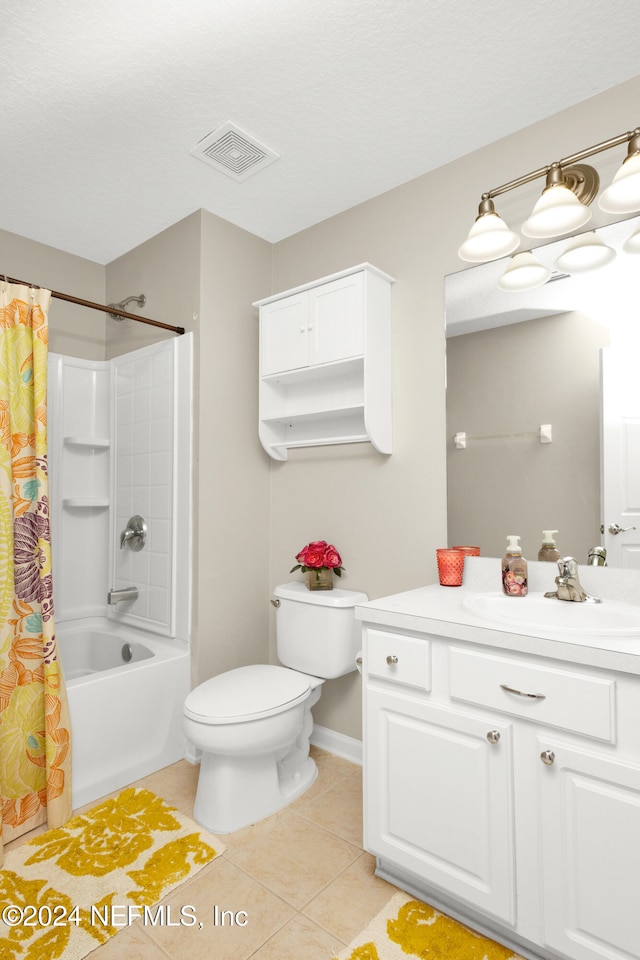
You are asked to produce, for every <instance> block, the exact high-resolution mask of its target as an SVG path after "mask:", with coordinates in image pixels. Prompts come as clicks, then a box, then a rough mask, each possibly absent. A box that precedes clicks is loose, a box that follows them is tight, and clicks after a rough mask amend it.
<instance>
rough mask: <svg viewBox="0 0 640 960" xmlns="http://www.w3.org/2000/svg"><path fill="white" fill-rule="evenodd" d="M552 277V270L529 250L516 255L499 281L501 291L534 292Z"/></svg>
mask: <svg viewBox="0 0 640 960" xmlns="http://www.w3.org/2000/svg"><path fill="white" fill-rule="evenodd" d="M550 276H551V270H549V268H548V267H545V266H544V265H543V264H542V263H540V261H539V260H536V258H535V257H534V255H533V254H532V253H531V252H530V251H529V250H524V251H523V252H522V253H516V255H515V256H514V257H512V258H511V262H510V263H509V266H508V267H507V269H506V271H505V272H504V274H503V275H502V276H501V277H500V279H499V280H498V286H499V287H500V289H501V290H512V291H516V292H517V291H518V290H532V289H533V288H534V287H541V286H542V284H543V283H546V282H547V280H548V279H549V277H550Z"/></svg>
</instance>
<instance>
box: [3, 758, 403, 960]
mask: <svg viewBox="0 0 640 960" xmlns="http://www.w3.org/2000/svg"><path fill="white" fill-rule="evenodd" d="M312 755H313V756H314V758H315V760H316V763H317V765H318V779H317V780H316V782H315V783H314V784H313V786H312V787H311V788H310V789H309V790H308V791H307V792H306V793H305V794H304V795H303V796H302V797H300V798H299V799H298V800H296V801H295V802H294V803H293V804H291V805H290V806H289V807H287V808H286V809H285V810H282V811H280V812H279V813H276V814H274V816H272V817H269V818H267V819H266V820H263V821H261V822H260V823H257V824H254V825H252V826H250V827H246V828H245V829H243V830H238V831H236V832H235V833H229V834H226V835H225V836H223V837H221V840H222V841H223V842H224V843H225V845H226V851H225V853H224V854H223V855H222V856H220V857H218V858H217V859H216V860H214V861H213V862H212V863H210V864H209V865H208V866H206V867H204V869H203V870H201V871H200V873H198V874H196V876H195V877H194V878H193V879H192V880H189V881H187V882H186V883H184V884H183V885H182V886H180V887H178V888H177V890H175V891H174V892H173V893H172V894H171V895H170V896H169V897H167V898H166V900H165V901H164V902H165V903H167V904H169V905H171V908H172V910H171V913H172V915H174V916H178V915H179V911H180V907H182V906H184V905H186V904H189V905H193V906H194V907H195V908H196V911H197V916H198V920H201V919H204V921H205V926H204V928H203V929H202V930H199V929H197V928H196V927H153V928H149V927H143V926H142V925H141V924H140V923H135V924H133V925H132V926H131V927H126V928H124V929H122V930H121V931H120V932H119V933H118V934H117V936H115V937H114V938H113V939H112V940H110V941H109V942H108V943H106V944H104V946H102V947H99V948H98V949H97V950H96V951H94V952H93V953H92V954H91V960H94V958H95V960H122V958H123V957H127V958H129V957H135V958H136V960H201V958H202V960H204V958H207V960H210V958H212V957H215V960H329V958H331V957H333V956H334V955H335V954H336V953H338V952H339V951H340V950H342V949H343V948H344V946H345V945H346V944H348V943H349V942H350V941H351V940H352V939H353V938H354V937H355V936H356V934H358V933H359V932H360V931H361V930H362V929H363V928H364V927H366V925H367V923H368V922H369V920H371V919H372V917H374V916H375V915H376V913H378V911H379V910H381V909H382V907H383V906H384V905H385V903H386V902H387V901H388V900H389V899H390V897H391V896H392V895H393V893H394V892H395V890H396V888H395V887H393V886H392V885H391V884H389V883H387V882H386V881H384V880H381V879H380V878H379V877H376V876H375V875H374V866H375V861H374V858H373V857H371V856H370V855H369V854H368V853H365V852H364V851H363V849H362V770H361V769H360V767H358V766H356V765H354V764H352V763H349V762H348V761H346V760H342V759H340V758H339V757H335V756H333V755H332V754H329V753H326V752H324V751H322V750H318V749H317V748H315V747H314V748H312ZM197 778H198V767H194V766H192V765H191V764H189V763H187V762H186V761H180V762H179V763H176V764H173V765H172V766H170V767H166V768H165V769H164V770H160V771H158V772H157V773H154V774H151V776H148V777H145V778H144V779H143V780H139V781H137V783H136V786H144V787H147V788H148V789H149V790H152V791H153V792H154V793H156V794H158V796H161V797H163V799H165V800H166V801H167V802H168V803H170V804H172V805H173V806H175V807H177V808H178V809H179V810H181V811H182V812H183V813H186V814H187V815H188V816H192V815H193V800H194V796H195V790H196V784H197ZM91 806H93V804H91ZM24 839H28V837H25V838H24ZM14 842H15V843H18V842H19V841H14ZM216 906H217V908H218V917H220V916H221V912H222V911H223V910H224V911H232V912H233V913H234V914H235V913H236V912H238V911H246V914H247V922H246V924H245V925H244V926H241V925H233V926H231V925H229V924H228V923H225V924H224V925H220V924H218V925H216V924H215V923H214V919H215V908H216ZM228 917H229V913H227V914H226V918H228ZM240 919H242V917H240Z"/></svg>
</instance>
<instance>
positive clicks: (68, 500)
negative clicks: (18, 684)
mask: <svg viewBox="0 0 640 960" xmlns="http://www.w3.org/2000/svg"><path fill="white" fill-rule="evenodd" d="M62 506H63V507H71V508H73V509H80V510H93V509H98V510H104V509H106V508H107V507H108V506H109V498H108V497H63V500H62Z"/></svg>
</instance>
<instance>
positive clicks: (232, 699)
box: [183, 582, 368, 833]
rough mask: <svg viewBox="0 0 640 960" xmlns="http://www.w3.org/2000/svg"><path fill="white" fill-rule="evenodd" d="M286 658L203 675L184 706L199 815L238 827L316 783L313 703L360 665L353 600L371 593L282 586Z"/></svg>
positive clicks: (279, 627)
mask: <svg viewBox="0 0 640 960" xmlns="http://www.w3.org/2000/svg"><path fill="white" fill-rule="evenodd" d="M274 597H275V599H274V600H273V601H272V602H273V603H274V604H275V607H276V638H277V651H278V659H279V660H280V663H281V664H283V666H276V665H274V664H266V663H262V664H255V665H253V666H246V667H238V668H237V669H235V670H229V671H227V672H226V673H222V674H219V675H218V676H217V677H212V678H211V679H210V680H205V682H204V683H201V684H200V685H199V686H198V687H196V688H195V689H194V690H192V691H191V693H190V694H189V695H188V696H187V698H186V700H185V703H184V716H183V729H184V734H185V736H186V738H187V740H189V741H190V742H191V743H192V744H193V745H194V746H196V747H197V748H198V749H199V750H200V751H201V754H202V758H201V763H200V775H199V779H198V789H197V793H196V801H195V807H194V817H195V819H196V820H197V821H198V823H200V824H201V825H202V826H203V827H205V828H206V829H207V830H210V831H211V832H212V833H231V832H232V831H234V830H239V829H241V828H242V827H245V826H247V825H248V824H250V823H255V822H256V821H258V820H262V819H264V818H265V817H268V816H269V815H270V814H272V813H275V812H276V811H277V810H280V809H282V807H285V806H287V804H289V803H291V802H292V801H293V800H295V799H296V798H297V797H299V796H300V795H301V794H302V793H304V791H305V790H307V789H308V788H309V787H310V786H311V784H312V783H313V782H314V780H315V779H316V777H317V775H318V771H317V768H316V765H315V763H314V761H313V759H312V758H311V757H310V756H309V738H310V737H311V733H312V730H313V717H312V716H311V708H312V707H313V706H314V704H316V703H317V702H318V700H319V699H320V693H321V690H322V684H323V683H324V681H325V680H329V679H333V678H334V677H341V676H343V675H344V674H346V673H351V672H352V671H354V670H355V669H356V662H355V661H356V656H357V653H358V651H359V649H360V645H361V644H360V630H359V627H358V624H357V623H356V620H355V618H354V607H355V606H356V604H359V603H366V602H367V599H368V597H367V595H366V594H364V593H357V592H354V591H353V590H342V589H336V590H326V591H321V590H315V591H311V590H308V589H307V588H306V586H305V585H304V584H303V583H300V582H295V583H286V584H282V585H281V586H279V587H276V589H275V590H274Z"/></svg>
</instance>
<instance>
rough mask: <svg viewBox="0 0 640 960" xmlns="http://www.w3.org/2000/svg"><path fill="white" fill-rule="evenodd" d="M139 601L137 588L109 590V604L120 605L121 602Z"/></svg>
mask: <svg viewBox="0 0 640 960" xmlns="http://www.w3.org/2000/svg"><path fill="white" fill-rule="evenodd" d="M137 599H138V588H137V587H123V588H122V589H121V590H109V595H108V597H107V603H110V604H115V603H120V601H121V600H137Z"/></svg>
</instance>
